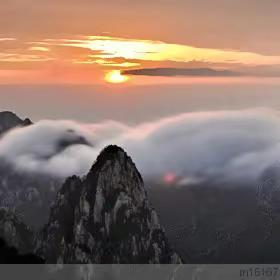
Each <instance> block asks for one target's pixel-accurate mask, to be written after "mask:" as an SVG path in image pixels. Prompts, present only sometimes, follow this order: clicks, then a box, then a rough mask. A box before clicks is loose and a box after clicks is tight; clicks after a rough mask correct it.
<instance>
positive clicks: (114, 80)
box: [105, 70, 129, 84]
mask: <svg viewBox="0 0 280 280" xmlns="http://www.w3.org/2000/svg"><path fill="white" fill-rule="evenodd" d="M128 80H129V77H128V76H125V75H122V74H121V71H120V70H113V71H111V72H108V73H107V74H106V75H105V81H106V82H108V83H111V84H121V83H125V82H127V81H128Z"/></svg>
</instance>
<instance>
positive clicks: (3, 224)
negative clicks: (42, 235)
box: [0, 208, 34, 253]
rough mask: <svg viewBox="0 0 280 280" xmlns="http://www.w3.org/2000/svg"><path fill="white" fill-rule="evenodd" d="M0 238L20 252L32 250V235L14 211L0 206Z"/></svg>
mask: <svg viewBox="0 0 280 280" xmlns="http://www.w3.org/2000/svg"><path fill="white" fill-rule="evenodd" d="M0 238H2V239H4V240H5V241H6V242H7V244H8V245H9V246H12V247H15V248H17V249H18V250H19V252H20V253H30V252H32V251H33V241H34V235H33V232H32V230H31V229H30V228H29V227H28V226H26V225H25V224H24V223H23V222H22V221H21V220H20V219H19V217H18V215H17V214H16V213H13V212H10V211H9V210H6V209H4V208H0Z"/></svg>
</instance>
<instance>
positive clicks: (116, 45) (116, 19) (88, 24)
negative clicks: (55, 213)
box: [0, 0, 280, 119]
mask: <svg viewBox="0 0 280 280" xmlns="http://www.w3.org/2000/svg"><path fill="white" fill-rule="evenodd" d="M279 8H280V2H279V1H273V0H267V1H259V0H248V1H241V0H235V1H224V0H223V1H222V0H213V1H202V0H178V1H174V0H158V1H147V0H142V1H129V0H106V1H90V0H81V1H76V0H60V1H54V0H49V1H42V0H36V1H31V0H9V1H1V3H0V85H2V86H1V87H0V91H1V93H2V94H1V96H0V99H1V98H2V99H3V98H4V95H5V94H7V87H8V88H9V90H8V91H9V94H11V92H12V90H11V89H10V88H11V87H12V86H13V87H15V86H22V88H23V86H24V87H25V88H26V87H27V86H33V89H32V90H34V86H38V85H41V86H42V87H43V86H44V88H45V89H44V90H46V87H47V86H48V87H53V86H57V85H59V86H62V85H64V86H94V87H97V88H98V89H97V88H95V90H94V94H97V91H98V90H99V91H107V92H112V91H121V90H123V91H127V90H128V89H127V87H130V88H131V92H133V91H135V88H137V89H139V87H148V88H149V87H150V86H151V87H152V86H158V87H157V91H160V87H161V88H162V91H163V92H169V89H168V88H167V87H173V89H175V88H176V87H180V91H183V87H184V86H186V87H191V86H194V85H199V86H201V85H203V84H204V85H211V87H212V89H213V87H214V86H219V87H220V86H222V87H223V90H224V87H225V86H228V85H230V87H231V90H232V89H233V87H234V86H237V85H238V86H240V85H244V84H246V85H248V84H249V85H251V86H252V87H255V88H257V87H258V85H260V84H261V85H269V87H273V92H275V90H276V89H277V88H278V85H279V84H280V79H279V78H280V32H279V26H280V18H279ZM64 89H65V88H64ZM71 90H73V88H72V89H71ZM145 90H146V88H145ZM23 91H24V90H23ZM42 91H43V89H42ZM48 91H49V90H48ZM12 94H13V95H14V94H15V93H14V92H13V93H12ZM29 94H31V93H29ZM52 94H54V93H53V91H52V93H51V94H50V95H52ZM271 94H272V93H271ZM10 96H11V95H10ZM22 96H23V95H22ZM25 97H26V99H29V98H30V97H27V96H25ZM25 97H24V98H25ZM0 101H1V100H0ZM16 102H18V101H17V100H16ZM2 104H5V106H6V107H7V104H6V103H5V100H4V99H3V100H2ZM8 107H11V106H8ZM11 108H12V107H11ZM15 110H20V111H23V109H22V107H20V108H17V106H16V107H15ZM44 115H45V114H44ZM36 117H38V118H42V117H43V116H42V115H40V116H39V115H38V114H37V115H36ZM36 117H35V118H36ZM62 117H66V116H64V115H62ZM86 119H87V118H86Z"/></svg>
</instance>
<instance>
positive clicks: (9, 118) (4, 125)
mask: <svg viewBox="0 0 280 280" xmlns="http://www.w3.org/2000/svg"><path fill="white" fill-rule="evenodd" d="M31 124H32V122H31V120H30V119H28V118H26V119H24V120H22V119H20V118H19V117H18V116H17V115H16V114H14V113H13V112H10V111H4V112H0V134H2V133H4V132H6V131H8V130H10V129H12V128H14V127H16V126H28V125H31Z"/></svg>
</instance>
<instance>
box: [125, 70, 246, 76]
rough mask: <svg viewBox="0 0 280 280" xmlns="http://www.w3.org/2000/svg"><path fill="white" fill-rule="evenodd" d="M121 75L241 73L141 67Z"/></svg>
mask: <svg viewBox="0 0 280 280" xmlns="http://www.w3.org/2000/svg"><path fill="white" fill-rule="evenodd" d="M122 74H123V75H133V76H164V77H173V76H199V77H236V76H241V73H238V72H233V71H229V70H214V69H211V68H142V69H133V70H124V71H122Z"/></svg>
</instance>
